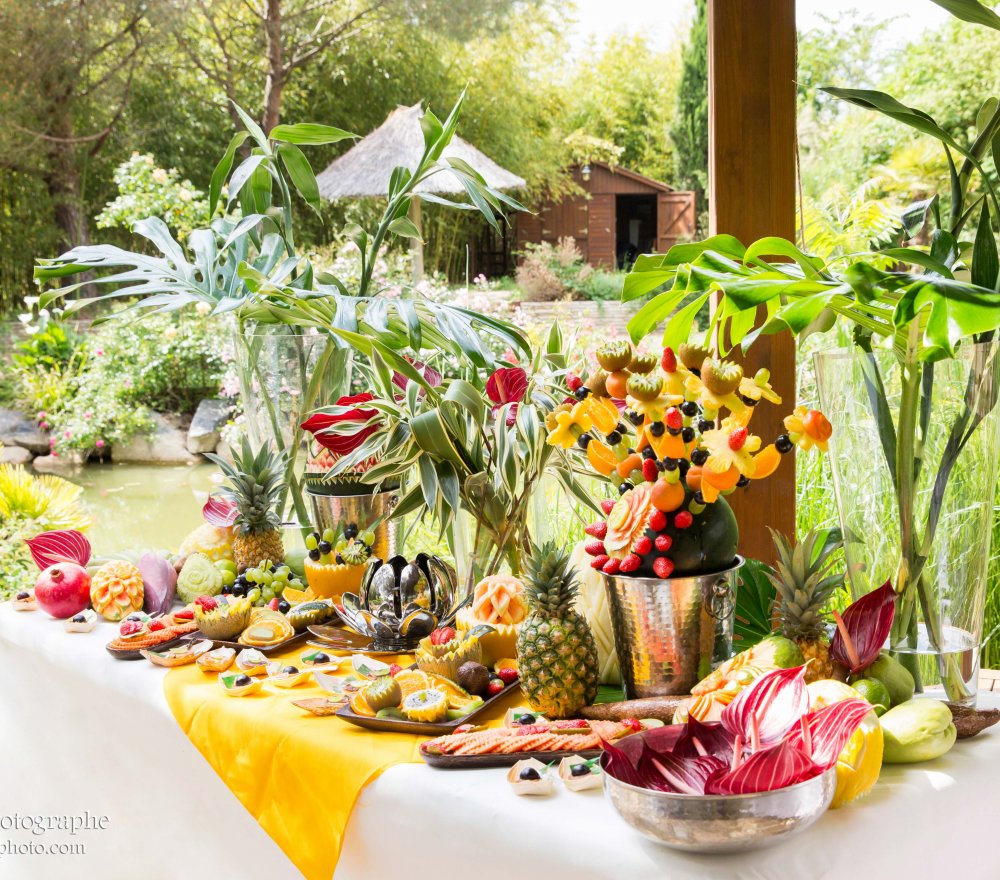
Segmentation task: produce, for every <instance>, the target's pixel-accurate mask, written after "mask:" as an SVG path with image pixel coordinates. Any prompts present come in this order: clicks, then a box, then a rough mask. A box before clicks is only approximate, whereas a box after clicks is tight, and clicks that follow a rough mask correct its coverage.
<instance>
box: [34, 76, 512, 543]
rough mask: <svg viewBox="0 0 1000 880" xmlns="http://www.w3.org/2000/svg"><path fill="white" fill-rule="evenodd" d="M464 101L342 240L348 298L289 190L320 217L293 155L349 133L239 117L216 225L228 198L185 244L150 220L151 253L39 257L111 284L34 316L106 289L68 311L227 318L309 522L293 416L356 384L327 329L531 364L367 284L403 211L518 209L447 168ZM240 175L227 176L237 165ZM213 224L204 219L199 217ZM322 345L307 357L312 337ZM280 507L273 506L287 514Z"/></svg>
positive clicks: (474, 320)
mask: <svg viewBox="0 0 1000 880" xmlns="http://www.w3.org/2000/svg"><path fill="white" fill-rule="evenodd" d="M463 99H464V95H463V96H462V97H461V98H459V100H458V102H457V103H456V105H455V106H454V108H453V109H452V111H451V113H450V114H449V115H448V117H447V118H446V119H445V120H444V122H442V121H441V120H439V119H438V117H437V116H435V115H434V113H432V112H431V111H430V110H429V109H428V110H427V111H425V113H424V115H423V117H422V119H421V129H422V131H423V134H424V149H423V152H422V154H421V156H420V157H419V159H418V161H417V163H416V165H415V167H414V168H412V169H410V168H405V167H399V168H396V169H395V170H394V171H393V172H392V175H391V178H390V184H389V198H388V203H387V205H386V209H385V211H384V213H383V214H382V216H381V218H380V220H379V221H378V223H377V225H376V226H375V227H374V228H373V229H372V230H370V231H366V230H364V229H361V228H359V227H354V228H352V229H350V230H348V234H349V236H350V238H351V239H352V240H353V241H354V243H355V244H356V245H357V247H358V259H359V260H360V261H361V274H360V281H359V282H358V284H357V285H356V286H353V287H352V288H350V289H349V288H348V286H347V285H346V284H344V283H343V282H341V281H340V280H339V279H338V278H336V277H335V276H333V275H331V274H329V273H318V272H315V271H314V269H313V266H312V265H311V263H310V261H309V260H308V259H307V258H306V257H304V256H303V255H302V254H300V253H299V252H298V251H297V249H296V244H295V232H294V214H293V200H292V191H293V190H294V191H295V192H296V193H297V194H298V195H299V197H301V198H302V199H303V200H304V201H305V202H306V203H307V204H308V205H309V206H310V207H311V208H313V209H314V210H316V211H317V212H318V210H319V207H320V199H319V190H318V188H317V184H316V177H315V174H314V173H313V170H312V167H311V166H310V164H309V161H308V159H307V158H306V156H305V154H304V152H303V151H302V149H300V146H305V145H319V144H333V143H337V142H339V141H342V140H345V139H347V138H351V137H354V136H353V135H351V134H349V133H348V132H346V131H344V130H342V129H339V128H335V127H333V126H327V125H318V124H313V123H299V124H293V125H277V126H275V127H274V128H273V129H271V131H270V132H269V133H267V134H265V133H264V132H263V131H262V130H261V128H260V126H258V125H257V123H255V122H254V121H253V119H251V118H250V116H249V115H248V114H247V113H246V112H245V111H243V110H242V108H239V107H236V108H235V109H236V112H237V113H238V115H239V117H240V119H241V120H242V121H243V124H244V126H245V129H244V130H243V131H239V132H237V133H236V134H235V135H233V137H232V139H231V140H230V142H229V145H228V147H227V149H226V151H225V154H224V155H223V157H222V159H221V161H220V162H219V164H218V165H217V166H216V168H215V171H214V172H213V174H212V179H211V181H210V185H209V192H208V214H209V217H212V216H214V215H215V213H216V210H217V208H218V206H219V204H220V200H221V199H222V197H223V192H224V191H226V190H227V195H226V200H225V211H224V216H222V217H220V218H217V219H214V220H211V222H207V223H206V225H205V226H204V227H202V228H198V229H194V230H193V231H192V232H191V233H190V234H189V235H188V237H187V247H186V248H185V247H184V246H183V245H182V244H181V243H180V242H178V241H177V240H176V239H175V238H174V237H173V235H171V233H170V231H169V229H168V227H167V225H166V224H165V223H164V221H163V220H162V219H160V218H158V217H151V218H148V219H146V220H142V221H140V222H138V223H136V224H135V226H134V229H133V231H134V232H135V233H136V234H138V235H139V236H141V237H142V238H144V239H146V241H147V242H148V244H149V245H151V246H152V249H153V251H154V253H153V254H150V253H144V252H129V251H125V250H123V249H121V248H117V247H112V246H109V245H95V246H83V247H78V248H75V249H73V250H72V251H69V252H68V253H66V254H63V255H62V256H60V257H57V258H55V259H50V260H41V261H39V264H38V266H37V267H36V271H35V277H36V280H37V281H38V282H39V283H42V284H45V283H50V282H51V283H56V284H59V283H61V281H62V279H65V278H69V277H71V276H76V275H80V274H81V273H84V272H86V273H90V272H92V271H94V270H97V271H100V270H110V271H109V272H108V274H102V275H98V276H97V277H90V276H89V275H88V277H87V278H86V279H84V280H78V281H75V282H74V283H72V284H68V285H65V286H61V287H56V288H55V289H53V290H48V291H46V292H45V293H43V295H42V297H41V299H40V307H42V308H47V307H49V306H51V305H52V304H53V303H55V302H56V301H58V300H60V299H62V298H65V297H67V296H70V295H72V294H76V293H79V292H81V291H86V290H87V289H89V288H90V286H92V285H98V286H102V287H103V286H108V287H110V288H111V290H110V292H106V293H102V294H100V295H98V296H83V297H77V298H76V299H74V300H73V301H72V302H71V303H69V304H68V305H67V306H66V308H65V311H66V312H67V313H71V312H74V311H77V310H79V309H82V308H85V307H88V306H91V305H94V304H96V303H99V302H101V301H105V300H109V299H115V298H122V299H131V300H132V302H131V303H130V304H129V305H128V306H127V307H126V308H124V309H122V310H120V311H118V312H114V313H112V314H111V315H108V316H104V317H105V319H107V318H111V317H114V318H120V319H126V320H127V319H130V318H134V317H136V316H139V315H143V314H152V313H157V312H163V311H172V310H176V309H180V308H184V307H187V306H193V305H197V304H199V303H200V304H204V305H207V306H208V307H209V308H210V314H211V315H213V316H219V317H224V316H230V317H232V318H234V319H235V322H236V325H237V333H236V340H237V349H236V355H237V364H238V365H239V367H240V383H241V387H242V395H243V398H244V402H245V403H247V404H251V403H252V404H254V405H255V406H259V407H260V408H261V410H262V421H263V423H264V424H263V427H264V429H265V431H266V435H267V436H266V437H258V438H257V442H258V443H260V442H262V441H263V440H264V439H270V440H271V441H272V442H273V443H274V444H275V445H276V447H277V451H278V452H281V451H283V450H285V449H287V450H288V453H289V454H288V458H287V461H288V463H287V471H286V480H285V483H286V485H287V489H288V497H287V502H290V506H291V509H292V510H293V511H294V514H295V515H296V516H297V518H298V521H299V522H300V523H301V524H305V523H307V522H308V521H309V513H308V510H307V508H306V505H305V501H304V498H303V493H302V487H301V476H300V470H301V468H300V460H299V459H300V448H301V446H302V441H303V433H302V431H301V428H300V427H299V422H300V421H301V418H300V416H303V415H305V414H306V413H309V412H311V411H312V410H314V409H315V408H316V407H317V405H318V404H321V403H328V402H330V401H333V400H336V399H337V398H338V397H339V396H341V395H342V394H343V393H344V392H345V391H346V390H347V389H348V387H349V384H350V376H351V370H350V362H351V361H350V358H351V348H350V346H349V344H348V343H347V342H346V341H345V340H344V339H343V338H341V337H340V336H338V335H337V334H336V333H334V332H333V331H334V330H343V331H346V332H349V333H357V334H361V335H363V336H366V337H368V338H370V339H375V340H378V341H379V342H380V343H382V344H383V345H385V346H387V347H393V348H402V347H408V348H410V349H412V350H413V351H414V352H419V350H420V349H421V347H440V348H442V349H443V350H445V351H447V352H449V353H451V354H454V355H455V356H457V357H458V358H460V361H461V362H462V363H469V364H471V365H472V366H475V367H488V366H490V365H492V363H493V355H492V354H491V353H490V350H489V348H488V347H487V346H486V345H485V343H484V342H483V341H482V339H481V338H480V336H479V331H482V333H484V334H486V335H487V336H490V335H492V336H495V337H496V338H497V340H498V343H499V345H500V346H501V347H503V348H506V347H510V348H512V349H513V350H515V351H518V352H521V353H523V354H525V355H527V354H529V349H528V344H527V341H526V339H525V338H524V336H523V334H522V333H521V332H520V331H519V330H517V329H516V328H514V327H512V326H510V325H508V324H506V323H504V322H501V321H498V320H495V319H492V318H488V317H486V316H482V315H479V314H477V313H475V312H471V311H469V310H467V309H462V308H458V307H454V306H450V305H447V304H444V303H437V302H433V301H431V300H428V299H426V298H423V297H421V296H420V295H419V294H418V293H416V292H415V291H410V292H407V293H406V294H405V295H403V296H398V295H394V296H391V297H390V296H382V295H381V294H382V291H380V290H379V289H377V288H375V287H374V286H373V283H372V279H373V272H374V268H375V264H376V261H377V259H378V256H379V254H380V253H381V251H382V249H383V248H384V247H385V246H386V245H387V243H388V242H389V241H390V240H391V239H392V238H394V237H411V238H412V237H419V232H418V230H417V229H416V227H415V226H414V225H413V223H412V222H411V221H410V220H409V219H408V217H407V214H408V212H409V210H410V207H411V205H412V204H413V200H414V199H415V198H421V199H425V200H428V201H433V202H435V203H444V204H446V205H449V206H452V207H456V208H464V209H470V210H474V211H478V212H479V213H480V214H481V215H482V216H483V217H484V218H485V219H486V221H487V222H488V223H489V224H490V225H491V226H493V227H494V228H497V229H499V224H500V222H501V218H502V214H503V211H504V210H505V209H510V210H521V209H522V206H521V205H520V204H519V203H518V202H517V201H516V200H514V199H512V198H511V197H510V196H507V195H505V194H503V193H500V192H498V191H495V190H493V189H491V188H490V187H489V186H487V184H486V182H485V181H484V180H483V178H482V177H481V176H480V175H479V174H478V173H477V172H476V171H475V170H474V169H472V168H471V167H470V166H469V165H468V164H466V163H465V162H463V161H462V160H461V159H458V158H447V159H443V158H442V154H443V152H444V150H445V148H446V147H447V146H448V144H449V143H450V142H451V139H452V137H453V136H454V134H455V130H456V128H457V126H458V118H459V113H460V110H461V106H462V101H463ZM248 142H249V144H250V149H249V155H248V156H247V157H246V158H244V159H243V160H242V161H241V162H239V163H237V161H236V158H237V153H238V151H239V150H240V149H241V148H243V147H245V146H246V145H247V143H248ZM234 166H235V167H234ZM443 172H447V173H450V174H452V175H453V176H455V177H456V178H457V179H458V180H459V181H460V182H461V184H462V186H463V188H464V189H465V191H466V193H467V195H468V196H469V200H470V202H469V203H463V202H452V201H449V200H447V199H442V198H440V197H438V196H435V195H431V194H428V193H423V192H421V193H420V194H419V196H418V195H416V194H415V190H416V188H417V187H418V185H419V184H421V183H422V182H424V181H426V180H427V179H428V178H429V177H431V176H433V175H435V174H439V173H443ZM207 220H208V218H206V221H207ZM268 328H277V329H278V330H279V331H282V332H284V333H285V334H287V335H288V336H290V337H291V338H292V344H293V346H295V352H294V353H295V365H294V375H292V376H283V377H280V378H281V382H282V383H284V384H287V385H289V386H290V391H291V396H292V397H294V398H295V402H296V404H295V405H296V411H295V413H294V415H295V418H293V419H292V423H291V424H292V430H291V432H290V434H288V435H286V432H285V431H284V430H283V428H284V425H283V424H282V423H281V420H280V413H279V412H278V410H277V407H276V404H275V399H274V397H273V396H272V395H271V394H270V393H269V392H270V385H271V384H273V382H272V381H271V380H273V379H274V377H273V376H268V375H267V365H265V363H264V362H263V359H262V349H263V347H264V346H265V343H266V340H267V334H266V332H265V331H266V330H267V329H268ZM313 335H315V336H318V337H320V343H321V344H319V345H317V346H315V348H314V349H313V347H312V345H311V340H310V337H311V336H313ZM286 506H288V505H287V503H286V499H283V501H282V506H281V509H282V510H284V509H285V508H286Z"/></svg>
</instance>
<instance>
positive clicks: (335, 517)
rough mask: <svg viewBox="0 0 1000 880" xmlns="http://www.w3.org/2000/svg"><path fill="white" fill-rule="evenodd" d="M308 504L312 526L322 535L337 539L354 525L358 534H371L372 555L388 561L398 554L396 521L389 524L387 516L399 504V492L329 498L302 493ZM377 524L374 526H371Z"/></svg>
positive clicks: (320, 494) (331, 495) (326, 494)
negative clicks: (331, 534)
mask: <svg viewBox="0 0 1000 880" xmlns="http://www.w3.org/2000/svg"><path fill="white" fill-rule="evenodd" d="M306 496H307V497H308V498H309V502H310V503H311V504H312V509H313V526H314V527H315V528H316V530H317V531H319V532H323V531H325V530H326V529H332V530H333V531H334V532H335V533H336V534H337V535H338V536H339V535H340V534H341V533H342V532H343V531H344V527H345V526H348V525H356V526H357V527H358V531H359V532H365V531H373V532H374V533H375V543H374V544H373V545H372V555H373V556H376V557H377V558H379V559H383V560H385V559H390V558H392V557H393V556H395V555H396V554H397V553H399V552H400V545H399V537H398V531H399V521H398V520H390V519H389V518H388V517H389V514H391V513H392V511H393V509H394V508H395V507H396V505H397V504H398V503H399V492H398V490H396V489H391V490H388V491H386V492H376V493H374V494H371V493H368V494H354V495H333V494H328V493H326V492H315V491H313V490H312V489H307V490H306ZM376 520H378V525H373V524H374V523H375V522H376Z"/></svg>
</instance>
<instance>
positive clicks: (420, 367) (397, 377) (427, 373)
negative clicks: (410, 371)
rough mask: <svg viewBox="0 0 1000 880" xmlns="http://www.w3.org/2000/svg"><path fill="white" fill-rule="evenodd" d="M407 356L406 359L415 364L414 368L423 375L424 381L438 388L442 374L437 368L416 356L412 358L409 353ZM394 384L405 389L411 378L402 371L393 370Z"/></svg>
mask: <svg viewBox="0 0 1000 880" xmlns="http://www.w3.org/2000/svg"><path fill="white" fill-rule="evenodd" d="M405 357H406V360H407V361H409V362H410V363H411V364H412V365H413V367H414V369H416V371H417V372H418V373H420V375H421V376H423V377H424V381H425V382H427V384H428V385H430V386H431V388H437V387H438V385H440V384H441V382H442V376H441V374H440V373H439V372H438V371H437V370H435V369H434V368H433V367H429V366H427V364H425V363H424V362H423V361H418V360H417V359H416V358H411V357H410V356H409V355H405ZM392 384H393V385H395V386H396V387H397V388H402V389H403V390H404V391H405V390H406V386H407V385H409V384H410V380H409V379H408V378H407V377H406V376H404V375H403V374H402V373H398V372H396V371H395V370H393V373H392ZM421 393H422V392H421Z"/></svg>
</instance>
